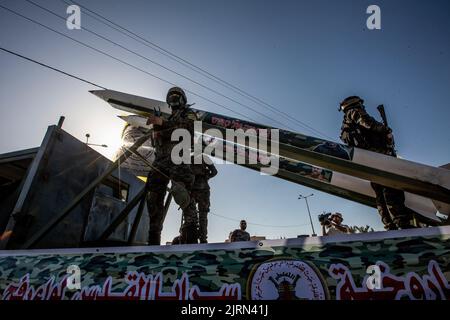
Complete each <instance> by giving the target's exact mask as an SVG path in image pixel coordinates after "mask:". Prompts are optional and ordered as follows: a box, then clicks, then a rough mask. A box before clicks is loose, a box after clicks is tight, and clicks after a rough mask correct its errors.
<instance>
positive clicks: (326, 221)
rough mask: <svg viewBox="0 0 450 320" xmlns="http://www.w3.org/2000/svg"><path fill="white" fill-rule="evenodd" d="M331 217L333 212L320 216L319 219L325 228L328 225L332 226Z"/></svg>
mask: <svg viewBox="0 0 450 320" xmlns="http://www.w3.org/2000/svg"><path fill="white" fill-rule="evenodd" d="M330 216H331V212H328V213H322V214H319V216H318V218H319V222H320V224H321V225H323V226H327V225H329V224H331V221H330Z"/></svg>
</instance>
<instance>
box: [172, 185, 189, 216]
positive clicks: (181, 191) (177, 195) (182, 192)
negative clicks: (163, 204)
mask: <svg viewBox="0 0 450 320" xmlns="http://www.w3.org/2000/svg"><path fill="white" fill-rule="evenodd" d="M169 192H170V193H171V194H172V196H173V200H174V201H175V203H176V204H177V205H179V206H180V208H181V209H182V210H184V209H185V208H186V207H188V206H189V204H190V203H191V196H190V195H189V192H188V190H187V189H186V188H185V186H184V184H183V183H179V182H176V183H174V182H172V188H170V189H169Z"/></svg>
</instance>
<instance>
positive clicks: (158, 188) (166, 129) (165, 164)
mask: <svg viewBox="0 0 450 320" xmlns="http://www.w3.org/2000/svg"><path fill="white" fill-rule="evenodd" d="M196 119H197V118H196V115H195V113H194V112H193V111H191V110H190V109H188V108H183V109H178V110H176V111H174V113H173V114H172V116H171V117H170V118H169V119H168V120H165V121H164V123H163V124H162V125H154V126H153V144H154V146H155V161H154V162H153V168H152V170H151V171H150V172H149V175H148V179H150V183H149V189H148V191H149V192H148V196H147V208H148V212H149V217H150V229H149V244H150V245H159V244H160V243H161V231H162V227H163V223H164V219H165V212H164V197H165V194H166V190H167V185H168V184H169V180H172V184H173V183H178V184H180V185H183V186H184V187H185V188H186V189H187V190H188V192H190V190H191V188H192V185H193V183H194V180H195V176H194V174H193V172H192V169H191V167H190V165H189V164H178V165H175V164H173V163H172V160H171V152H172V149H173V147H174V146H175V145H176V144H178V143H179V142H177V141H171V135H172V132H173V131H174V130H175V129H179V128H184V129H187V130H188V131H189V132H190V133H191V136H192V137H193V136H194V134H193V120H196ZM182 209H183V225H182V227H181V238H182V240H181V241H182V243H196V242H197V212H196V210H195V205H194V202H193V201H192V199H191V202H190V204H189V205H188V206H187V207H185V208H182Z"/></svg>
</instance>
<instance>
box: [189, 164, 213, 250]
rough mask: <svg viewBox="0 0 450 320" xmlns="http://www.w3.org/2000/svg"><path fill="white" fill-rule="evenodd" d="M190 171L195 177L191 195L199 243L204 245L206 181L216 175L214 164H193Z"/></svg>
mask: <svg viewBox="0 0 450 320" xmlns="http://www.w3.org/2000/svg"><path fill="white" fill-rule="evenodd" d="M192 170H193V172H194V175H195V182H194V186H193V187H192V193H191V195H192V197H193V198H194V202H195V204H196V205H197V208H198V220H199V230H198V233H199V240H200V243H206V242H207V240H206V239H207V237H208V212H209V206H210V201H209V200H210V191H209V184H208V180H209V179H211V178H213V177H215V176H216V175H217V169H216V167H215V166H214V164H212V163H211V164H207V163H205V161H202V163H201V164H195V163H193V164H192Z"/></svg>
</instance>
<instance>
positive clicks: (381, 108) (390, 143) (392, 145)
mask: <svg viewBox="0 0 450 320" xmlns="http://www.w3.org/2000/svg"><path fill="white" fill-rule="evenodd" d="M377 110H378V112H379V113H380V116H381V119H382V120H383V124H384V126H385V127H386V128H389V125H388V121H387V117H386V112H385V110H384V105H382V104H380V105H379V106H378V107H377ZM390 134H391V135H392V133H390ZM386 141H387V144H388V148H389V150H390V151H391V152H392V155H393V156H396V155H397V152H396V150H395V142H394V137H393V136H392V138H390V139H389V138H386Z"/></svg>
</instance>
